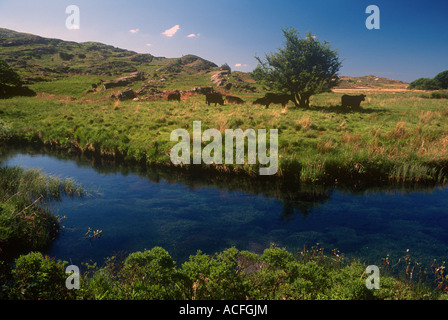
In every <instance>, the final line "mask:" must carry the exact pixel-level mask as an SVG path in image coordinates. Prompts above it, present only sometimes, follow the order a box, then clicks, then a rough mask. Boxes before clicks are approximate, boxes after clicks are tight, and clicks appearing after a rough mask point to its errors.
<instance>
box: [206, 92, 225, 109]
mask: <svg viewBox="0 0 448 320" xmlns="http://www.w3.org/2000/svg"><path fill="white" fill-rule="evenodd" d="M205 103H207V104H208V105H210V103H214V104H215V106H216V104H218V103H219V104H220V105H222V106H223V105H224V99H223V98H222V94H221V93H219V92H214V93H207V94H206V95H205Z"/></svg>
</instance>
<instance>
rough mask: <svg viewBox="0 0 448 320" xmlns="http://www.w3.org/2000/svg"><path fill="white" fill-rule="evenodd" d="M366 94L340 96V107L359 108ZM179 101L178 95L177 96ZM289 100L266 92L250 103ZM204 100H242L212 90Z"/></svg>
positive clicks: (222, 101)
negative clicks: (224, 96)
mask: <svg viewBox="0 0 448 320" xmlns="http://www.w3.org/2000/svg"><path fill="white" fill-rule="evenodd" d="M365 98H366V96H365V95H364V94H361V95H357V96H349V95H343V96H342V98H341V103H342V107H351V108H353V109H357V108H360V105H361V102H362V101H365ZM179 101H180V97H179ZM289 101H293V98H292V96H290V95H287V94H276V93H266V95H265V96H264V97H262V98H259V99H257V100H255V101H254V102H253V103H252V104H260V105H264V106H265V107H266V108H269V106H270V105H271V104H281V105H282V106H283V107H285V106H286V105H287V104H288V102H289ZM205 102H206V103H207V104H208V105H210V104H213V103H214V104H215V106H216V105H217V104H220V105H224V103H227V104H242V103H244V101H243V100H242V99H241V98H239V97H234V96H226V99H225V100H224V98H223V95H222V94H221V93H219V92H212V93H207V94H206V95H205Z"/></svg>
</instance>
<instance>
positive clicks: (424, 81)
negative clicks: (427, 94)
mask: <svg viewBox="0 0 448 320" xmlns="http://www.w3.org/2000/svg"><path fill="white" fill-rule="evenodd" d="M408 89H415V90H438V89H440V87H439V85H438V84H437V82H436V81H434V80H433V79H429V78H419V79H417V80H415V81H412V82H411V83H410V84H409V87H408Z"/></svg>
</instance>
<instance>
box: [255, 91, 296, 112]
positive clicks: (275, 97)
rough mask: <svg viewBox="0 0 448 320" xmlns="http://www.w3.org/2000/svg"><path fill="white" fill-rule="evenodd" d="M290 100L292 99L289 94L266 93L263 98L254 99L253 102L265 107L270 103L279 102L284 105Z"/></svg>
mask: <svg viewBox="0 0 448 320" xmlns="http://www.w3.org/2000/svg"><path fill="white" fill-rule="evenodd" d="M290 100H291V101H292V97H291V95H289V94H276V93H266V95H265V96H264V97H263V98H260V99H257V100H255V101H254V104H262V105H264V106H266V109H267V108H269V105H270V104H271V103H274V104H281V105H282V106H283V107H285V106H286V104H287V103H288V102H289V101H290Z"/></svg>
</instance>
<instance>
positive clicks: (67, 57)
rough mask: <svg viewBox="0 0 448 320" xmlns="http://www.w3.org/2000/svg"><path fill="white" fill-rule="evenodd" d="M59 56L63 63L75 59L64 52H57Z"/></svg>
mask: <svg viewBox="0 0 448 320" xmlns="http://www.w3.org/2000/svg"><path fill="white" fill-rule="evenodd" d="M59 56H60V57H61V59H62V60H64V61H70V60H72V59H73V58H74V57H75V56H74V55H73V54H70V53H65V52H59Z"/></svg>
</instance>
